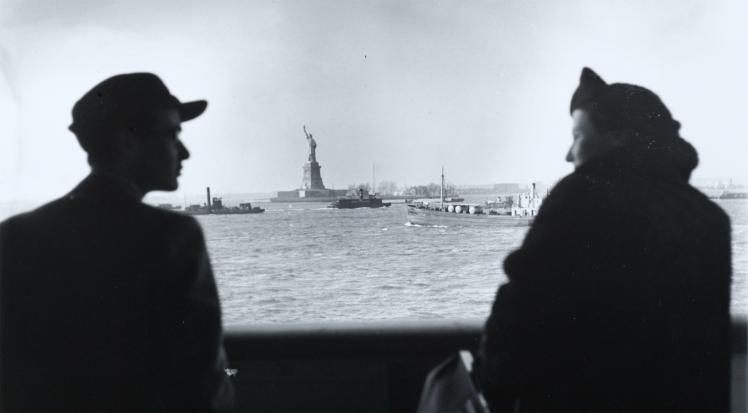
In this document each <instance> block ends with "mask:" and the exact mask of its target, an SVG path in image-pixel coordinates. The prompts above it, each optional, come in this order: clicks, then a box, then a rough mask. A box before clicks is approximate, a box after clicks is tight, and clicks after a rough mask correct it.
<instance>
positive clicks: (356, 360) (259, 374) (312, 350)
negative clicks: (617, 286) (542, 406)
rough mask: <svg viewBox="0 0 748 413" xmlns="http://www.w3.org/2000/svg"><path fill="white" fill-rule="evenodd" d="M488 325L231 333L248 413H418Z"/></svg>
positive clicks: (742, 388) (741, 403)
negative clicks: (430, 382) (444, 366)
mask: <svg viewBox="0 0 748 413" xmlns="http://www.w3.org/2000/svg"><path fill="white" fill-rule="evenodd" d="M482 327H483V320H464V321H450V320H444V321H441V320H440V321H414V322H402V321H397V322H395V321H392V322H374V323H356V324H353V323H319V324H295V325H270V326H246V327H233V328H229V329H227V333H226V350H227V352H228V354H229V359H230V360H231V367H232V368H235V369H237V370H238V374H237V375H236V377H235V383H236V391H237V409H238V410H242V411H265V412H280V411H283V412H291V411H296V412H298V411H346V412H354V411H357V412H366V411H380V412H381V411H414V410H415V408H416V405H417V402H418V397H419V396H420V391H421V387H422V385H423V381H424V378H425V376H426V374H427V373H428V371H429V370H430V369H431V368H432V367H433V366H434V365H436V364H437V363H438V362H439V361H441V360H442V359H444V358H445V357H447V356H448V355H449V354H452V353H453V352H455V351H456V350H458V349H468V350H474V349H475V348H476V347H477V345H478V340H479V338H480V333H481V330H482ZM746 388H747V382H746V320H745V319H737V320H734V322H733V380H732V393H733V408H732V410H733V411H746Z"/></svg>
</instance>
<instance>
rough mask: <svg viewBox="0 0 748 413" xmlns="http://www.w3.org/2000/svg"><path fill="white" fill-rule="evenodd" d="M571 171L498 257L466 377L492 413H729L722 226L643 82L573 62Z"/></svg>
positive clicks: (726, 259)
mask: <svg viewBox="0 0 748 413" xmlns="http://www.w3.org/2000/svg"><path fill="white" fill-rule="evenodd" d="M570 111H571V114H572V118H573V138H574V139H573V142H572V146H571V148H570V150H569V152H568V155H567V160H568V161H569V162H572V163H573V164H574V166H575V170H574V172H573V173H572V174H570V175H568V176H566V177H565V178H563V179H562V180H561V181H560V182H559V183H558V184H557V185H556V186H555V187H554V188H553V190H552V191H551V193H550V194H549V195H548V197H547V198H546V199H545V201H544V202H543V205H542V207H541V208H540V211H539V213H538V216H537V218H536V219H535V222H534V223H533V225H532V227H531V228H530V230H529V232H528V233H527V236H526V237H525V240H524V242H523V243H522V246H521V247H520V248H519V249H518V250H516V251H514V252H512V253H511V254H510V255H509V256H508V257H507V259H506V261H504V270H505V272H506V274H507V278H508V282H507V283H506V284H504V285H502V286H501V287H500V288H499V291H498V294H497V295H496V300H495V302H494V305H493V309H492V312H491V315H490V317H489V319H488V321H487V322H486V326H485V333H484V337H483V341H482V344H481V350H480V352H479V354H478V357H477V358H476V364H475V374H476V376H477V379H478V382H479V384H480V386H481V388H482V390H483V392H484V394H485V396H486V399H487V400H488V402H489V405H490V407H491V409H492V410H495V411H509V410H516V409H518V410H520V411H523V410H526V411H575V412H579V411H628V412H631V411H726V410H729V407H730V405H729V400H730V399H729V388H730V381H729V380H730V374H729V366H730V347H729V344H730V341H729V331H730V314H729V307H730V305H729V304H730V278H731V258H730V254H731V252H730V248H731V247H730V222H729V219H728V217H727V215H726V214H725V213H724V211H722V210H721V209H720V208H719V207H718V206H717V205H715V204H714V203H713V202H711V201H709V200H708V199H707V197H706V196H705V195H704V194H702V193H701V192H699V191H698V190H696V189H695V188H693V187H692V186H691V185H689V183H688V180H689V177H690V175H691V171H692V170H693V169H694V168H695V167H696V165H697V163H698V158H697V154H696V151H695V150H694V148H693V147H692V146H691V145H690V144H689V143H688V142H686V141H685V140H683V139H682V138H681V137H680V134H679V129H680V124H679V123H678V122H677V121H676V120H674V119H673V118H672V116H671V114H670V112H669V111H668V109H667V108H666V107H665V105H664V104H663V103H662V101H661V100H660V98H659V97H658V96H657V95H656V94H654V93H653V92H651V91H650V90H647V89H645V88H643V87H640V86H636V85H630V84H622V83H615V84H607V83H606V82H605V81H603V80H602V79H601V78H600V77H599V76H598V75H597V74H595V73H594V72H593V71H592V70H590V69H587V68H585V69H584V70H583V71H582V75H581V79H580V85H579V87H578V88H577V90H576V92H575V93H574V95H573V97H572V100H571V109H570Z"/></svg>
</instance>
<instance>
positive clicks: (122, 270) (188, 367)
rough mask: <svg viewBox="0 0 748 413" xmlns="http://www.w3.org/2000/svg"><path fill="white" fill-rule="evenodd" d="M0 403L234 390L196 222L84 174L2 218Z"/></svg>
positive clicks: (145, 404) (57, 405) (111, 400)
mask: <svg viewBox="0 0 748 413" xmlns="http://www.w3.org/2000/svg"><path fill="white" fill-rule="evenodd" d="M0 293H1V298H0V299H1V304H2V307H1V308H0V311H1V312H0V323H1V325H0V327H1V328H2V330H1V331H0V333H1V334H2V335H1V337H0V338H1V341H0V356H1V357H0V371H1V372H2V375H1V376H0V380H2V381H1V382H0V390H1V391H2V392H1V393H0V398H1V399H0V401H1V402H2V409H3V411H7V410H46V411H60V410H126V411H130V410H144V409H147V410H210V409H211V408H213V407H215V406H214V404H215V403H222V402H225V401H227V400H228V399H230V396H231V394H232V393H231V392H232V390H231V385H230V383H228V382H227V381H226V376H225V373H224V371H223V370H224V368H225V367H226V366H225V364H226V360H225V356H224V352H223V344H222V340H223V338H222V327H221V312H220V305H219V301H218V296H217V293H216V285H215V281H214V278H213V273H212V270H211V266H210V262H209V260H208V255H207V253H206V248H205V243H204V240H203V236H202V231H201V229H200V227H199V225H198V224H197V222H196V221H195V220H194V219H193V218H191V217H187V216H181V215H178V214H175V213H172V212H167V211H163V210H159V209H157V208H153V207H150V206H147V205H145V204H143V203H141V202H140V200H139V199H138V197H137V195H136V194H134V193H133V191H132V188H129V187H128V186H127V184H126V183H125V182H122V181H120V180H119V179H117V178H116V177H114V176H108V175H96V174H94V175H91V176H89V177H88V178H86V179H85V180H84V181H83V182H82V183H81V184H80V185H78V187H76V188H75V189H74V190H73V191H72V192H71V193H70V194H68V195H67V196H65V197H63V198H60V199H58V200H55V201H53V202H51V203H49V204H47V205H44V206H42V207H40V208H38V209H36V210H34V211H32V212H29V213H26V214H21V215H18V216H15V217H12V218H10V219H8V220H7V221H5V222H3V223H2V224H1V225H0Z"/></svg>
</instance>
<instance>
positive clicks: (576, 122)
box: [566, 109, 614, 168]
mask: <svg viewBox="0 0 748 413" xmlns="http://www.w3.org/2000/svg"><path fill="white" fill-rule="evenodd" d="M571 117H572V119H573V127H572V131H571V134H572V136H573V139H574V140H573V142H572V143H571V147H570V148H569V152H568V153H567V154H566V161H567V162H571V163H573V164H574V167H575V168H579V167H580V166H582V165H583V164H584V163H585V162H587V161H589V160H590V159H592V158H595V157H597V156H599V155H602V154H604V153H606V152H608V151H610V150H611V149H613V147H614V142H613V139H612V138H611V137H610V136H609V135H608V134H603V133H600V131H599V130H598V129H597V127H596V126H595V124H594V122H593V121H592V116H591V115H590V113H589V112H588V111H586V110H584V109H575V110H574V112H572V114H571Z"/></svg>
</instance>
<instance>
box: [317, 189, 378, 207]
mask: <svg viewBox="0 0 748 413" xmlns="http://www.w3.org/2000/svg"><path fill="white" fill-rule="evenodd" d="M390 205H392V203H391V202H382V200H381V199H380V198H377V196H376V195H371V194H369V195H367V196H366V197H364V190H363V188H359V190H358V198H339V199H338V200H337V201H335V202H333V203H332V204H330V205H328V206H327V207H328V208H338V209H354V208H382V207H388V206H390Z"/></svg>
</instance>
